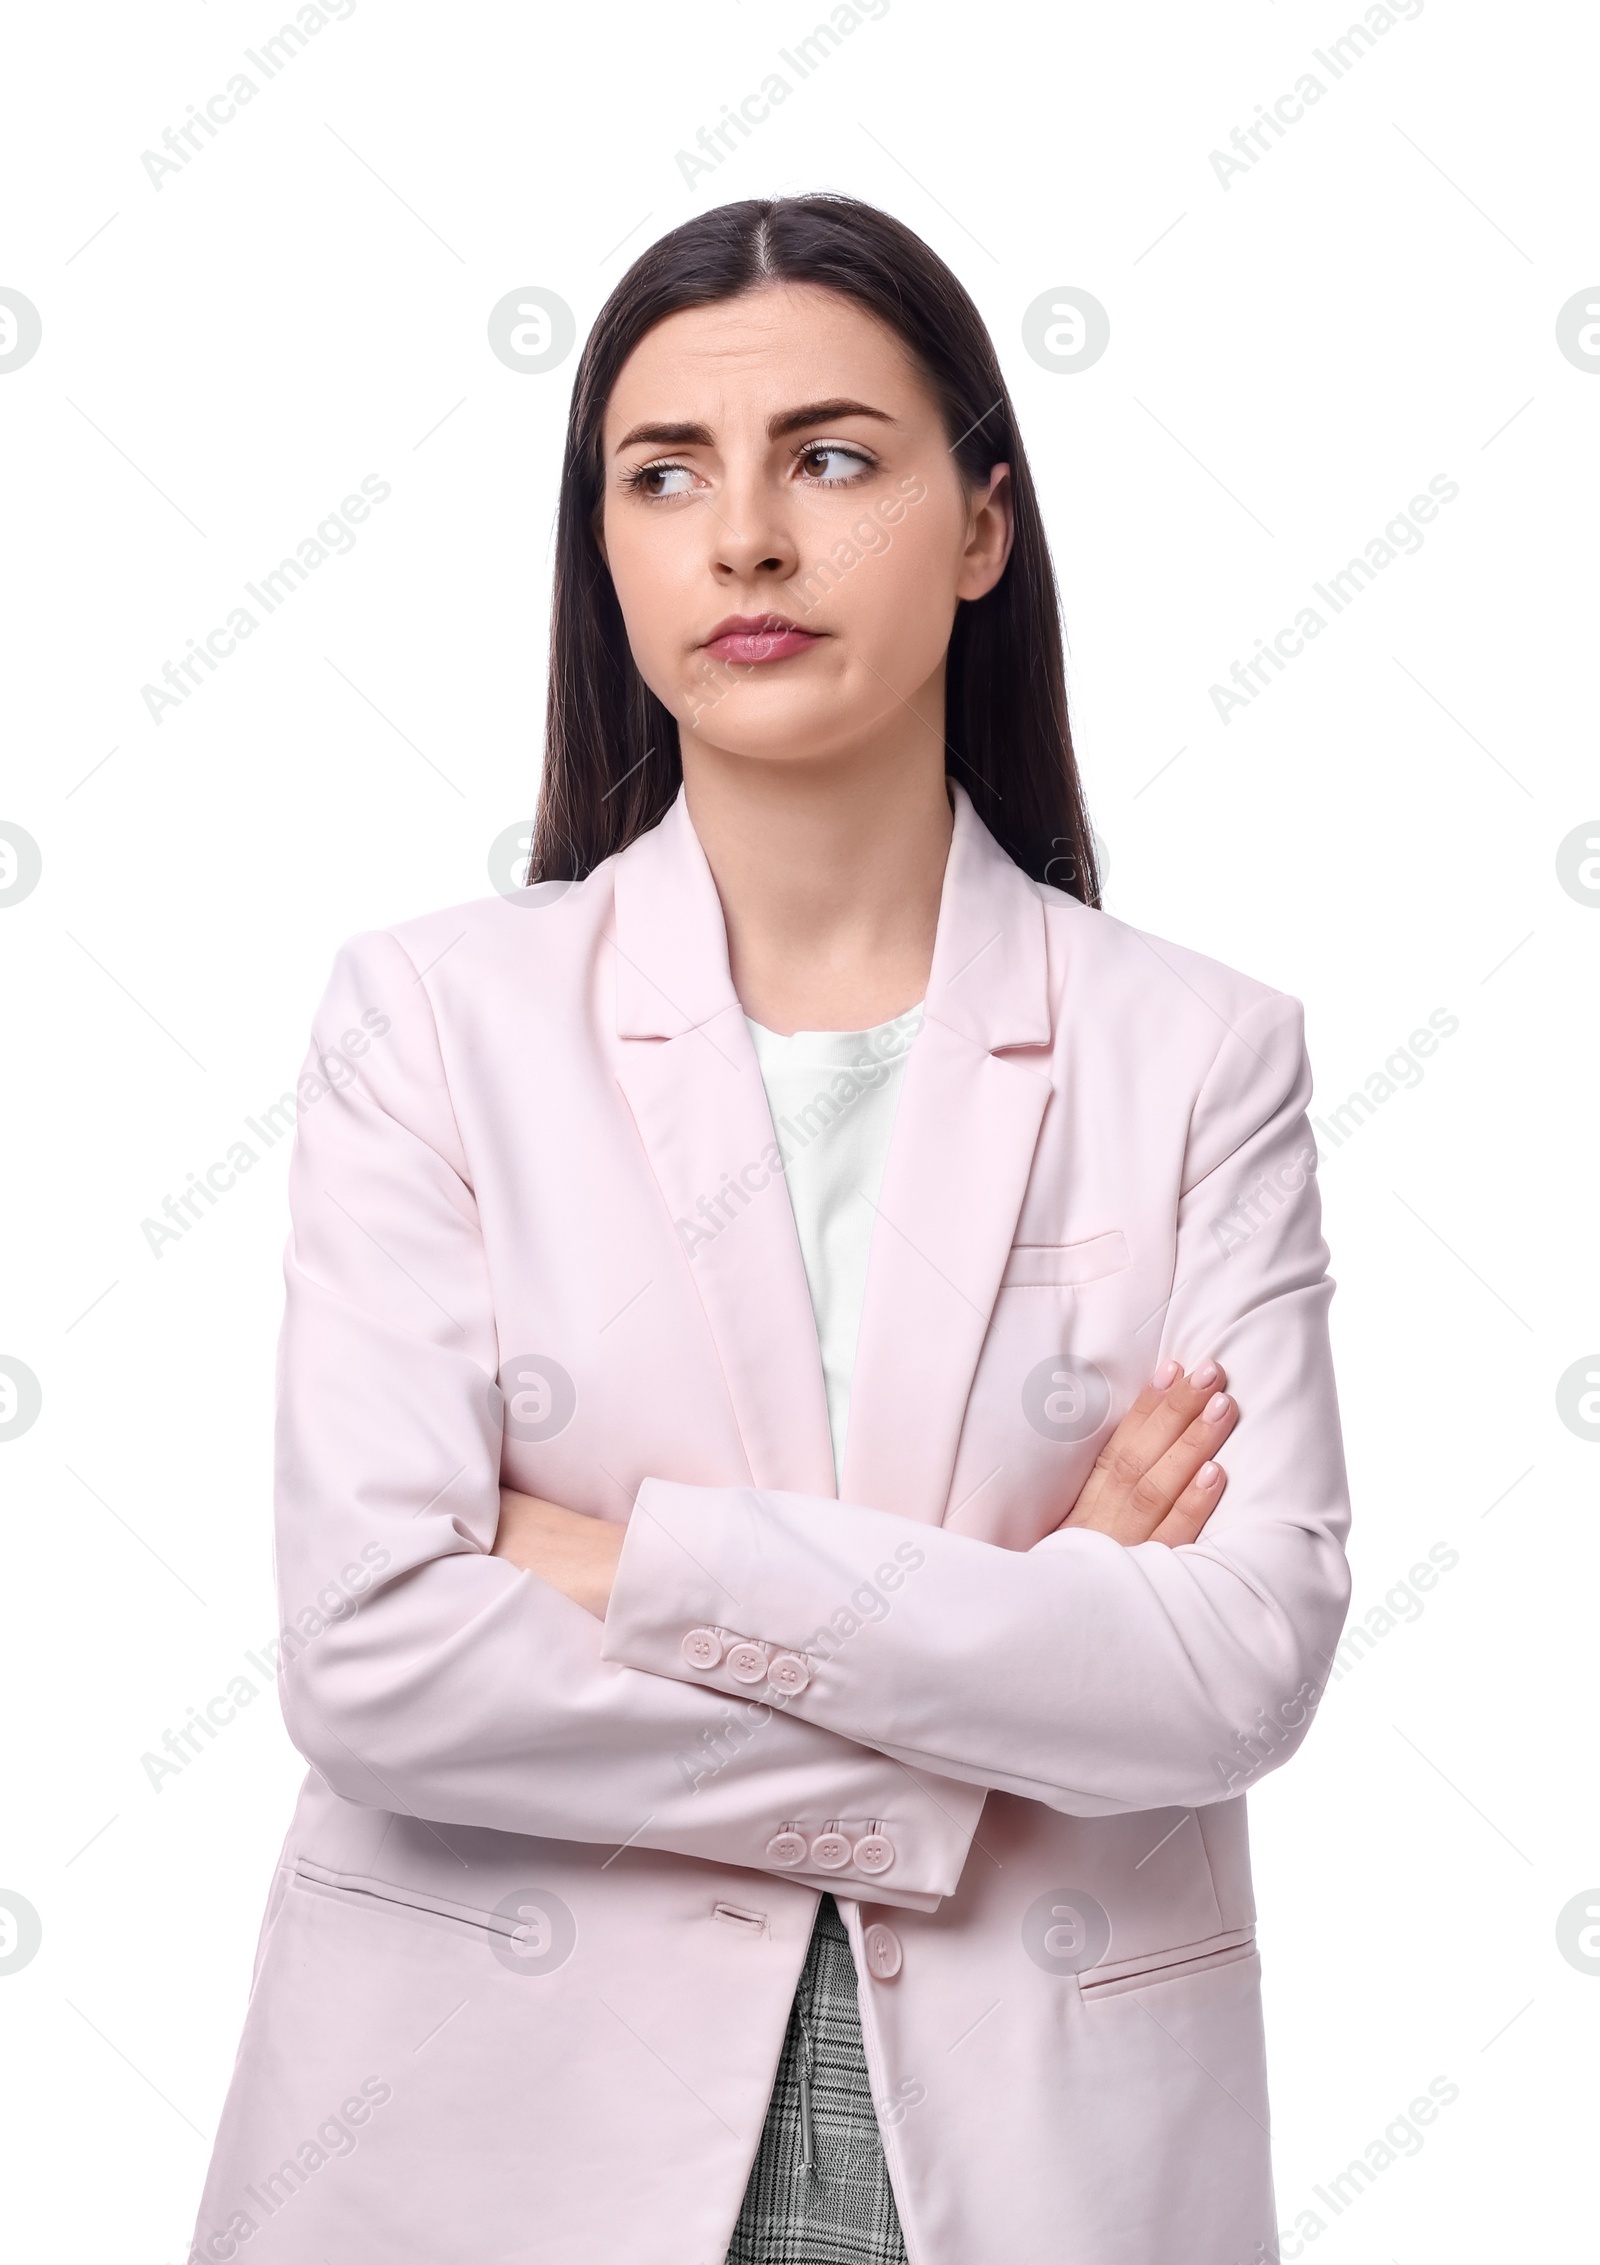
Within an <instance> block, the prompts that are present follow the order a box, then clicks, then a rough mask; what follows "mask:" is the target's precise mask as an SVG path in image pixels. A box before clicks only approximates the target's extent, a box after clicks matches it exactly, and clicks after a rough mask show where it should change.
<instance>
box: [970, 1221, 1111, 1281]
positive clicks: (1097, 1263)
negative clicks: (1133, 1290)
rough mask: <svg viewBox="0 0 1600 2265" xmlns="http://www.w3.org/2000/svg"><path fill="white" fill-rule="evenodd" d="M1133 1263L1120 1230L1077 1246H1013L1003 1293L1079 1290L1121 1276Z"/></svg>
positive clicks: (1001, 1279)
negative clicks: (1090, 1283)
mask: <svg viewBox="0 0 1600 2265" xmlns="http://www.w3.org/2000/svg"><path fill="white" fill-rule="evenodd" d="M1132 1263H1133V1261H1132V1257H1131V1254H1130V1253H1129V1250H1128V1245H1127V1241H1126V1238H1125V1237H1124V1235H1123V1232H1122V1229H1121V1228H1120V1227H1111V1228H1108V1229H1107V1230H1106V1232H1105V1233H1104V1234H1103V1235H1090V1236H1088V1237H1086V1238H1085V1240H1084V1241H1082V1242H1077V1243H1013V1244H1012V1246H1011V1255H1010V1257H1009V1258H1008V1259H1007V1260H1006V1270H1005V1272H1004V1273H1003V1274H1002V1275H1001V1277H1000V1287H1001V1289H1002V1290H1051V1289H1076V1288H1077V1287H1078V1285H1079V1284H1080V1283H1083V1282H1098V1281H1100V1280H1101V1279H1102V1278H1103V1277H1104V1276H1105V1275H1107V1274H1120V1273H1121V1272H1122V1269H1123V1268H1124V1267H1125V1266H1129V1265H1131V1264H1132Z"/></svg>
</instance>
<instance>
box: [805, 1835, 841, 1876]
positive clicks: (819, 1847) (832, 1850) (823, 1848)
mask: <svg viewBox="0 0 1600 2265" xmlns="http://www.w3.org/2000/svg"><path fill="white" fill-rule="evenodd" d="M850 1853H851V1851H850V1843H849V1841H848V1840H847V1839H846V1838H845V1836H844V1834H843V1833H842V1832H831V1831H830V1832H819V1833H818V1835H817V1837H816V1839H815V1840H814V1841H813V1842H812V1843H811V1861H812V1863H813V1864H820V1865H821V1867H822V1869H823V1870H824V1871H825V1872H842V1871H843V1870H844V1868H845V1866H846V1864H848V1863H849V1861H850Z"/></svg>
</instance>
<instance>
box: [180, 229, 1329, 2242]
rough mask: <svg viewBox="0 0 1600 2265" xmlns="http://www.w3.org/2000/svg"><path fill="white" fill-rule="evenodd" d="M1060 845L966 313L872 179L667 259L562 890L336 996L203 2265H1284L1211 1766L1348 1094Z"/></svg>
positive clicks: (1270, 1737) (1303, 1461) (585, 576)
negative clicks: (1146, 928) (283, 1834)
mask: <svg viewBox="0 0 1600 2265" xmlns="http://www.w3.org/2000/svg"><path fill="white" fill-rule="evenodd" d="M1090 839H1091V837H1090V835H1089V833H1088V828H1087V823H1086V819H1085V816H1084V811H1083V806H1082V801H1081V796H1080V793H1079V787H1078V781H1077V776H1076V771H1075V768H1074V764H1073V758H1072V752H1071V745H1070V740H1069V736H1068V730H1067V722H1066V709H1065V700H1064V695H1063V689H1062V671H1061V646H1060V634H1059V628H1058V623H1057V618H1056V607H1055V593H1054V584H1053V580H1052V575H1051V570H1050V565H1049V560H1048V555H1047V551H1046V547H1045V542H1044V537H1043V533H1042V527H1041V521H1040V516H1039V510H1038V505H1037V502H1036V499H1035V496H1034V492H1033V488H1032V485H1031V482H1030V479H1029V476H1028V471H1027V467H1026V462H1025V459H1024V456H1023V451H1022V447H1021V443H1020V440H1019V439H1018V436H1017V433H1016V430H1015V426H1014V422H1013V418H1012V413H1011V407H1010V404H1009V401H1008V400H1007V397H1006V390H1005V386H1004V383H1003V381H1002V379H1001V376H1000V373H999V368H998V364H997V362H996V359H995V355H994V352H993V348H992V346H991V344H990V342H989V339H988V337H987V334H986V333H985V331H984V328H983V325H982V323H981V321H980V319H979V317H978V315H977V313H976V311H975V309H974V308H973V306H972V304H971V302H970V301H969V300H968V298H967V297H966V295H965V293H964V292H963V291H962V289H961V288H960V286H959V284H958V283H957V282H956V281H955V279H954V277H953V276H952V275H951V274H950V273H949V271H948V270H947V269H945V268H944V267H943V265H942V264H941V263H940V262H939V261H938V260H937V259H936V258H935V257H934V256H933V254H932V253H931V252H929V250H928V249H927V248H926V247H925V246H924V245H923V244H921V243H920V242H919V241H918V240H917V239H916V238H915V237H914V236H913V235H911V234H910V232H909V231H907V230H906V229H904V228H903V227H901V226H900V225H899V224H898V223H896V222H894V221H892V220H890V219H889V218H887V217H886V216H885V215H883V214H881V213H879V212H876V211H874V210H872V209H871V208H869V207H866V206H863V205H860V204H856V203H854V202H851V201H849V200H845V199H838V198H828V197H808V198H799V199H786V200H782V201H780V202H775V203H748V204H740V205H733V206H729V207H725V208H723V209H721V210H719V211H715V212H712V213H709V214H707V215H706V216H705V217H703V218H701V219H697V220H695V221H692V222H690V223H689V224H688V225H686V226H685V227H683V228H681V229H678V230H676V231H675V232H674V233H673V234H672V235H670V236H668V237H667V238H665V239H664V240H663V241H662V242H660V243H658V244H657V245H655V246H654V247H653V248H652V249H651V250H650V251H648V252H647V253H646V254H645V255H644V256H643V257H642V258H641V259H640V260H639V261H638V263H637V264H636V265H635V267H634V268H633V269H632V271H631V272H630V273H629V275H628V276H627V277H626V278H625V279H624V280H623V282H622V283H621V284H620V285H619V287H618V289H617V290H616V292H615V293H614V294H613V296H612V298H611V300H610V301H609V303H608V304H607V306H606V307H605V309H604V310H603V311H602V313H601V316H600V318H599V320H598V322H597V323H596V325H595V328H594V331H593V333H592V335H591V337H590V340H589V343H588V346H587V348H586V351H585V354H584V357H583V362H582V366H581V368H580V370H579V372H578V377H577V382H576V387H575V392H574V399H573V406H572V420H571V431H570V438H569V446H568V452H567V460H566V469H565V478H564V486H563V492H562V500H561V521H560V531H559V556H558V577H557V587H556V597H555V609H554V629H553V650H552V668H551V698H550V706H549V719H548V748H547V754H546V762H545V770H544V778H543V786H542V790H541V800H540V807H539V816H538V822H537V828H536V833H535V838H534V854H533V875H534V882H533V885H531V886H529V887H528V888H527V889H525V890H520V891H517V892H515V893H513V894H512V895H511V896H509V897H507V898H491V899H490V900H488V901H487V902H481V903H474V904H468V905H465V906H459V907H456V908H453V909H452V910H449V911H447V912H441V913H438V914H436V915H430V916H427V917H424V918H422V919H418V920H413V921H410V922H407V923H405V924H403V925H402V926H400V927H398V928H396V929H393V930H391V931H388V932H385V933H381V934H372V935H366V936H360V937H357V938H356V939H355V940H354V941H353V942H352V943H350V944H349V945H347V946H346V947H345V949H344V950H343V951H342V952H341V954H340V955H339V958H338V961H337V963H336V966H335V970H334V974H333V978H332V982H331V984H330V986H329V990H328V993H327V996H326V998H325V1000H324V1002H323V1006H322V1009H321V1011H320V1013H319V1015H318V1017H317V1021H316V1026H315V1038H314V1054H316V1055H317V1056H320V1055H322V1054H323V1053H325V1052H328V1051H334V1052H338V1053H340V1054H341V1055H342V1056H343V1057H344V1058H345V1060H346V1061H347V1062H348V1064H349V1066H350V1067H351V1069H352V1071H353V1073H354V1074H353V1075H352V1076H350V1077H349V1078H342V1079H341V1080H340V1082H339V1083H338V1085H337V1086H336V1087H335V1088H334V1090H332V1091H330V1092H329V1093H328V1094H327V1095H326V1096H325V1098H324V1099H322V1100H321V1101H320V1102H319V1103H318V1105H317V1107H316V1108H315V1109H314V1110H310V1111H308V1112H307V1113H306V1115H305V1117H304V1118H303V1121H302V1123H301V1125H300V1128H299V1132H298V1137H297V1147H296V1155H295V1163H294V1168H293V1177H292V1183H291V1201H292V1207H293V1221H294V1231H293V1237H292V1240H291V1243H290V1246H289V1250H288V1253H287V1259H286V1268H287V1276H288V1307H287V1314H286V1319H285V1324H284V1333H283V1339H282V1348H281V1359H280V1375H279V1385H280V1406H281V1422H280V1431H279V1442H278V1452H279V1572H280V1582H281V1591H282V1599H283V1604H284V1609H285V1616H286V1617H285V1629H284V1636H283V1645H282V1650H283V1659H282V1663H281V1665H282V1688H283V1699H284V1706H285V1711H286V1715H287V1718H288V1721H289V1724H290V1728H291V1730H292V1733H293V1735H294V1738H295V1741H296V1743H297V1744H298V1745H299V1746H300V1748H301V1749H302V1751H303V1752H304V1753H305V1755H306V1756H307V1758H308V1760H309V1762H310V1764H311V1769H310V1774H309V1775H308V1777H307V1780H306V1784H305V1788H304V1791H303V1793H302V1796H301V1800H300V1804H299V1807H298V1810H297V1812H296V1816H295V1820H294V1823H293V1826H292V1828H291V1831H290V1834H289V1838H288V1841H287V1844H286V1846H285V1850H284V1854H283V1858H282V1862H281V1864H280V1867H279V1870H278V1873H277V1876H276V1879H275V1881H274V1885H273V1889H272V1894H271V1898H270V1902H269V1907H268V1912H267V1917H266V1922H265V1925H264V1928H263V1933H262V1940H261V1947H260V1951H259V1954H258V1959H257V1971H256V1979H255V1984H254V1989H253V1994H252V1998H251V2004H250V2010H249V2015H248V2019H247V2022H246V2027H245V2034H244V2039H243V2043H242V2046H241V2049H240V2055H239V2061H238V2066H237V2070H236V2073H235V2077H234V2081H233V2085H232V2088H231V2090H230V2093H229V2096H228V2101H227V2106H226V2109H225V2112H224V2116H223V2120H222V2128H221V2131H220V2134H219V2137H218V2140H217V2145H216V2152H215V2156H214V2160H213V2163H212V2168H211V2174H210V2179H209V2181H208V2184H207V2188H206V2192H205V2196H204V2200H203V2203H202V2206H201V2213H200V2223H199V2231H198V2233H197V2236H196V2242H195V2248H194V2252H193V2254H194V2256H195V2257H196V2258H200V2259H220V2258H226V2257H230V2256H234V2255H236V2254H238V2253H239V2251H240V2250H241V2249H242V2248H243V2247H244V2245H245V2244H246V2243H249V2244H251V2245H252V2246H251V2250H250V2254H251V2257H252V2259H253V2260H254V2259H257V2258H261V2257H265V2258H282V2259H291V2260H296V2261H300V2260H304V2261H306V2265H310V2261H312V2260H316V2259H321V2258H323V2257H327V2256H337V2257H338V2258H340V2259H341V2260H343V2261H345V2265H369V2261H370V2265H394V2261H395V2260H399V2259H419V2260H421V2259H427V2260H457V2259H459V2260H461V2261H463V2265H467V2261H469V2260H470V2261H472V2265H488V2261H489V2260H494V2259H510V2258H523V2257H526V2258H530V2259H532V2258H538V2259H540V2260H550V2261H552V2265H556V2261H564V2260H568V2259H570V2260H573V2261H574V2265H577V2261H579V2260H581V2261H583V2265H590V2261H592V2260H611V2259H617V2260H627V2261H629V2265H657V2261H659V2265H718V2261H720V2260H722V2259H723V2258H724V2257H726V2258H728V2259H729V2260H731V2261H732V2265H746V2261H753V2260H758V2259H759V2260H780V2259H781V2260H797V2261H799V2260H804V2261H807V2265H835V2261H840V2260H856V2259H875V2260H876V2259H898V2258H902V2257H904V2258H909V2259H912V2260H916V2261H918V2265H976V2261H980V2260H986V2259H995V2260H1002V2259H1003V2260H1008V2261H1009V2260H1012V2259H1034V2258H1038V2259H1045V2258H1062V2259H1071V2260H1074V2261H1076V2265H1173V2261H1174V2260H1176V2259H1178V2258H1180V2257H1181V2258H1182V2259H1183V2260H1184V2265H1242V2261H1244V2260H1247V2259H1253V2258H1254V2257H1256V2256H1257V2254H1258V2245H1265V2249H1266V2250H1271V2249H1272V2247H1273V2243H1274V2234H1273V2222H1274V2221H1273V2204H1272V2188H1271V2175H1270V2167H1269V2158H1268V2139H1267V2103H1266V2088H1265V2073H1264V2066H1263V2052H1262V2024H1261V2012H1260V1997H1259V1966H1258V1961H1257V1956H1256V1952H1255V1947H1254V1916H1255V1914H1254V1907H1253V1903H1252V1899H1251V1889H1250V1876H1249V1861H1248V1853H1247V1843H1246V1825H1245V1802H1244V1799H1243V1795H1244V1794H1245V1792H1246V1790H1247V1788H1248V1787H1249V1786H1250V1785H1251V1784H1253V1783H1254V1782H1255V1780H1256V1779H1257V1777H1258V1776H1259V1775H1260V1774H1261V1773H1262V1772H1264V1771H1265V1770H1267V1769H1270V1768H1272V1767H1274V1766H1276V1765H1277V1764H1278V1763H1279V1762H1281V1761H1282V1760H1284V1759H1285V1758H1286V1757H1287V1756H1288V1755H1289V1754H1290V1753H1291V1752H1292V1751H1293V1749H1294V1748H1295V1747H1296V1745H1297V1744H1298V1743H1299V1740H1300V1738H1301V1737H1302V1736H1303V1734H1304V1730H1305V1726H1306V1724H1307V1723H1308V1721H1309V1719H1310V1716H1311V1713H1312V1711H1313V1710H1314V1708H1315V1705H1316V1702H1317V1697H1318V1695H1319V1693H1320V1691H1321V1689H1322V1683H1323V1675H1324V1672H1325V1665H1326V1660H1327V1658H1328V1655H1329V1654H1331V1652H1332V1651H1333V1648H1334V1645H1335V1643H1336V1641H1337V1639H1338V1634H1339V1629H1340V1626H1341V1624H1342V1619H1343V1614H1344V1609H1345V1603H1346V1599H1347V1594H1348V1575H1347V1570H1346V1565H1345V1560H1344V1556H1343V1550H1342V1544H1343V1539H1344V1535H1345V1531H1346V1527H1347V1523H1348V1510H1347V1505H1346V1497H1345V1485H1344V1473H1343V1466H1342V1459H1341V1450H1340V1442H1339V1429H1338V1416H1337V1410H1336V1405H1335V1399H1334V1387H1333V1379H1332V1373H1331V1367H1330V1362H1329V1353H1328V1339H1327V1308H1328V1301H1329V1298H1330V1296H1331V1291H1332V1285H1331V1283H1330V1282H1329V1281H1328V1279H1327V1276H1326V1273H1325V1264H1326V1258H1327V1252H1326V1249H1325V1246H1324V1244H1323V1242H1322V1239H1321V1235H1320V1230H1319V1215H1318V1204H1317V1197H1316V1187H1315V1181H1314V1179H1313V1178H1312V1177H1311V1176H1310V1175H1311V1172H1312V1168H1313V1166H1314V1163H1315V1148H1314V1145H1313V1143H1312V1141H1311V1139H1310V1136H1309V1133H1308V1130H1307V1124H1306V1116H1305V1108H1306V1102H1307V1098H1308V1095H1309V1092H1310V1080H1309V1074H1308V1071H1307V1067H1306V1061H1305V1053H1304V1047H1303V1041H1302V1035H1301V1016H1300V1010H1299V1007H1298V1005H1297V1003H1296V1002H1295V1001H1294V1000H1293V999H1291V998H1289V997H1287V996H1285V995H1284V994H1282V993H1280V992H1277V991H1274V990H1271V989H1269V988H1268V987H1266V986H1265V985H1263V984H1260V983H1258V982H1254V981H1252V980H1251V979H1250V978H1248V977H1246V976H1243V975H1239V974H1235V973H1234V972H1232V971H1231V970H1229V969H1227V968H1224V967H1222V966H1219V965H1218V964H1217V963H1216V962H1214V961H1211V960H1207V959H1204V958H1201V957H1199V956H1197V955H1196V954H1194V953H1192V952H1188V951H1185V950H1182V949H1181V948H1179V947H1177V946H1175V945H1172V944H1168V943H1163V942H1158V941H1156V940H1154V939H1153V938H1151V937H1148V936H1145V935H1143V934H1141V933H1139V932H1138V931H1136V930H1133V929H1130V928H1127V927H1124V926H1123V925H1121V924H1120V923H1118V922H1116V921H1113V920H1111V919H1109V918H1108V917H1107V916H1106V915H1104V914H1102V913H1100V912H1099V911H1097V910H1095V909H1094V906H1095V901H1096V894H1097V891H1096V884H1095V876H1094V863H1093V857H1092V853H1091V848H1090ZM1180 1364H1181V1365H1180ZM1225 1387H1231V1389H1225ZM1235 1394H1237V1400H1236V1399H1235ZM1241 1408H1242V1410H1243V1416H1242V1421H1241V1420H1240V1410H1241ZM1236 1423H1237V1424H1238V1428H1237V1429H1236V1430H1235V1429H1234V1426H1235V1424H1236ZM1230 1434H1231V1437H1230ZM1225 1439H1227V1440H1228V1442H1229V1444H1228V1457H1229V1464H1230V1467H1231V1477H1230V1480H1229V1482H1228V1483H1227V1484H1226V1491H1224V1483H1225V1482H1224V1476H1223V1473H1222V1471H1221V1469H1220V1467H1219V1464H1218V1461H1217V1457H1218V1453H1219V1450H1220V1449H1221V1447H1222V1443H1223V1441H1224V1440H1225ZM319 1599H320V1600H321V1601H320V1603H319V1601H318V1600H319Z"/></svg>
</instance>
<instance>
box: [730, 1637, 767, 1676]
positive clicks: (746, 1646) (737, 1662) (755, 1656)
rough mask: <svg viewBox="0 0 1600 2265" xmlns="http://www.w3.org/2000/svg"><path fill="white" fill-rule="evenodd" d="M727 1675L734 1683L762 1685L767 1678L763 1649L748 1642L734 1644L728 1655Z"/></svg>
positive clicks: (765, 1657)
mask: <svg viewBox="0 0 1600 2265" xmlns="http://www.w3.org/2000/svg"><path fill="white" fill-rule="evenodd" d="M728 1673H729V1674H730V1675H731V1676H732V1677H733V1680H734V1681H735V1683H764V1682H765V1681H766V1678H767V1654H766V1649H765V1647H764V1646H763V1645H761V1644H752V1643H749V1642H748V1641H747V1642H744V1643H740V1644H735V1645H734V1646H733V1648H732V1650H731V1651H730V1652H729V1654H728Z"/></svg>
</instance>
